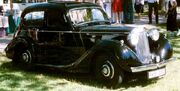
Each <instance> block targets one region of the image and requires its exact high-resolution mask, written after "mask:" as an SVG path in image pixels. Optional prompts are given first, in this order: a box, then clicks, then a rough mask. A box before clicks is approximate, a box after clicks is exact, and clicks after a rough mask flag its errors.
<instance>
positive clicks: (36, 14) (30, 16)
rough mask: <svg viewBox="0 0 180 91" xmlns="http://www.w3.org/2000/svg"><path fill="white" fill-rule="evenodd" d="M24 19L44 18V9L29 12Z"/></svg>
mask: <svg viewBox="0 0 180 91" xmlns="http://www.w3.org/2000/svg"><path fill="white" fill-rule="evenodd" d="M24 19H25V20H43V19H44V11H36V12H30V13H28V14H26V15H25V17H24Z"/></svg>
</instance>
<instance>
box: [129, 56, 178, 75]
mask: <svg viewBox="0 0 180 91" xmlns="http://www.w3.org/2000/svg"><path fill="white" fill-rule="evenodd" d="M173 60H176V58H170V59H168V60H165V61H162V62H160V63H156V64H148V65H143V66H137V67H131V72H133V73H136V72H143V71H148V70H154V69H158V68H161V67H165V66H166V64H167V63H169V62H171V61H173Z"/></svg>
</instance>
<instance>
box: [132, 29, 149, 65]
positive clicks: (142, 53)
mask: <svg viewBox="0 0 180 91" xmlns="http://www.w3.org/2000/svg"><path fill="white" fill-rule="evenodd" d="M138 37H139V41H138V44H137V45H136V46H135V49H136V53H137V56H138V58H139V60H140V61H141V62H142V63H143V64H149V63H150V62H152V59H151V53H150V48H149V41H148V38H147V33H146V32H145V31H142V32H140V33H139V36H138Z"/></svg>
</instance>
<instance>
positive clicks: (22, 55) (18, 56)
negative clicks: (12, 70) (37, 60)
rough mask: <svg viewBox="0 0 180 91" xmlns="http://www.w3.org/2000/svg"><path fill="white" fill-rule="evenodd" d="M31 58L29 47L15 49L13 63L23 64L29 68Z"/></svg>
mask: <svg viewBox="0 0 180 91" xmlns="http://www.w3.org/2000/svg"><path fill="white" fill-rule="evenodd" d="M32 60H33V55H32V51H31V50H29V49H26V50H18V51H15V55H14V57H13V60H12V62H13V64H16V65H17V64H23V66H25V67H27V68H30V67H31V63H32Z"/></svg>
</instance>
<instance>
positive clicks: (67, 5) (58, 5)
mask: <svg viewBox="0 0 180 91" xmlns="http://www.w3.org/2000/svg"><path fill="white" fill-rule="evenodd" d="M78 7H100V6H99V5H96V4H93V3H90V2H75V1H54V2H48V3H41V4H35V5H31V6H28V7H27V8H25V9H24V11H23V13H22V16H24V15H25V14H26V13H28V12H31V11H35V10H36V11H37V10H44V9H59V10H64V11H65V10H69V9H72V8H78Z"/></svg>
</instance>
